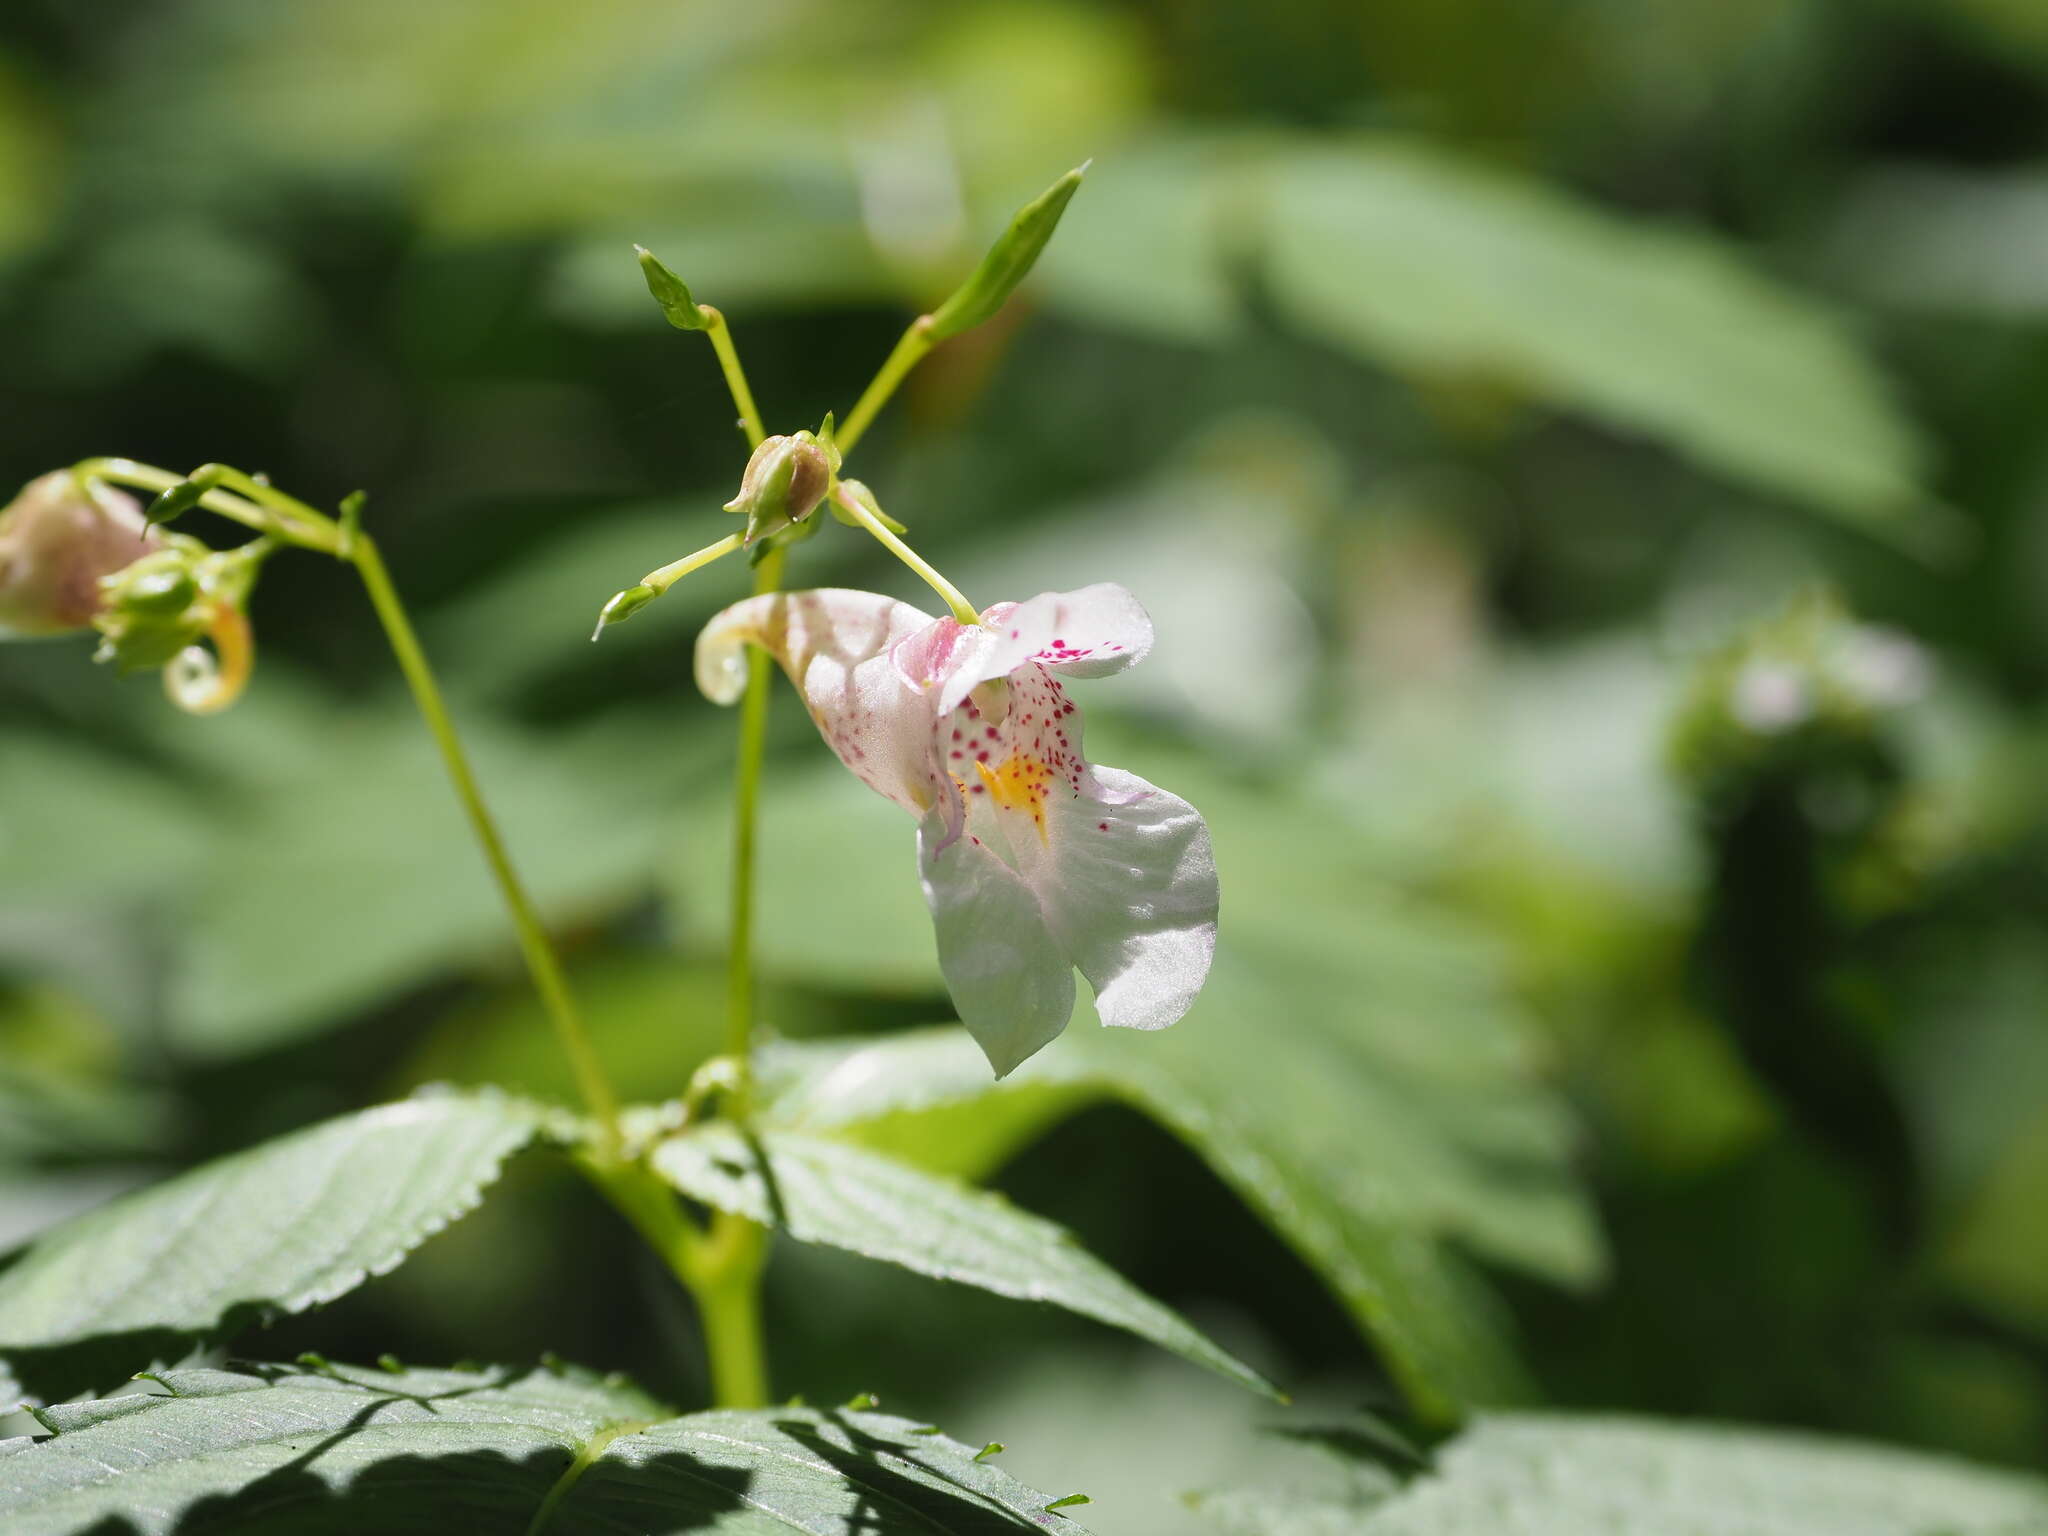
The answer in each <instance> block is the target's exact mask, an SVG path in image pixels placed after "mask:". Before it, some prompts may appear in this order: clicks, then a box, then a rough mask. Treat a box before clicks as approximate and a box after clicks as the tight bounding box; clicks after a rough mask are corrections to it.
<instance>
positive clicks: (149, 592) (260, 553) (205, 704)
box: [93, 534, 270, 715]
mask: <svg viewBox="0 0 2048 1536" xmlns="http://www.w3.org/2000/svg"><path fill="white" fill-rule="evenodd" d="M162 544H163V547H162V548H160V549H157V550H156V551H154V552H153V553H151V554H149V555H146V556H144V557H143V558H142V559H141V560H138V561H136V562H135V563H134V564H133V565H131V566H128V567H127V568H126V569H125V570H121V571H117V572H115V573H114V574H113V575H111V576H107V577H105V578H103V579H102V580H101V582H100V591H101V596H102V603H101V607H100V610H99V612H98V614H97V615H96V616H95V617H94V619H93V625H94V627H95V628H96V629H98V630H99V632H100V637H101V639H100V648H99V653H98V655H97V656H96V657H95V660H98V661H102V662H112V663H113V664H114V665H115V666H116V667H117V668H119V669H120V671H121V672H122V673H124V674H126V673H130V672H136V671H141V670H143V669H145V668H157V667H160V668H162V669H163V674H164V690H165V692H167V693H168V694H169V695H170V697H171V701H172V702H173V703H175V704H176V705H177V706H178V707H179V708H180V709H183V710H186V711H188V712H190V713H192V714H200V715H206V714H214V713H216V712H218V711H220V710H223V709H226V708H227V707H228V705H230V704H232V703H234V701H235V700H236V699H237V698H238V697H240V695H241V692H242V689H243V687H244V686H246V685H247V683H248V680H249V672H250V669H251V666H252V665H253V662H254V646H253V643H252V641H251V638H250V633H249V620H248V617H247V615H246V613H245V611H244V610H245V608H246V606H247V604H248V600H249V592H250V589H251V588H252V587H254V585H255V583H256V573H257V570H258V569H259V568H260V566H261V564H262V560H263V557H264V556H265V555H266V554H268V553H269V550H270V545H269V543H268V542H267V541H266V540H262V539H259V540H257V541H255V542H254V543H252V544H246V545H244V546H242V547H241V548H240V549H229V550H214V549H209V548H207V547H206V546H205V545H204V544H202V543H200V542H199V541H198V540H196V539H191V538H186V537H184V536H182V535H179V534H169V535H166V536H165V537H164V538H163V541H162ZM202 642H211V646H212V648H211V649H208V647H207V645H206V644H203V643H202Z"/></svg>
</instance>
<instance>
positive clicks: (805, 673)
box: [697, 587, 945, 815]
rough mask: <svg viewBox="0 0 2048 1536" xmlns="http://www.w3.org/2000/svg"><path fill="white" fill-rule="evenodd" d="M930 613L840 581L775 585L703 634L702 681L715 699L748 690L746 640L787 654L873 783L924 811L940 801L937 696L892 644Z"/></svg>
mask: <svg viewBox="0 0 2048 1536" xmlns="http://www.w3.org/2000/svg"><path fill="white" fill-rule="evenodd" d="M933 622H934V621H933V619H932V617H931V616H930V615H929V614H925V613H920V612H919V611H918V610H917V609H915V608H913V607H911V606H910V605H909V604H908V603H899V602H897V601H896V600H895V599H894V598H889V597H882V596H880V595H879V594H877V593H873V592H855V591H850V590H847V589H845V588H839V587H825V588H819V589H817V590H815V591H809V592H770V593H765V594H763V595H762V596H759V597H751V598H748V599H747V600H746V601H745V602H741V603H735V604H733V605H732V607H730V608H727V609H726V610H725V611H724V612H722V613H720V614H718V615H717V616H716V617H715V618H713V619H712V620H711V622H710V623H709V624H707V625H706V626H705V627H704V632H703V633H702V634H700V635H699V636H698V637H697V686H698V687H699V688H701V689H703V691H704V693H705V696H706V697H708V698H710V699H711V700H713V701H714V702H716V703H720V704H730V703H732V702H734V701H735V700H736V699H738V698H739V696H740V694H741V693H742V692H744V691H745V688H746V678H747V666H746V648H747V646H748V645H750V644H751V645H758V646H760V647H761V648H762V649H763V650H765V651H767V652H768V653H769V654H770V655H771V656H773V657H774V658H775V659H776V660H777V661H778V662H780V663H781V665H782V669H783V671H785V672H787V673H788V674H789V678H790V681H791V682H793V683H795V684H796V686H797V689H798V691H799V692H801V693H802V694H803V696H804V704H805V706H806V707H807V708H808V709H809V710H810V712H811V719H812V720H813V721H814V722H815V723H816V724H817V727H818V730H819V732H820V733H821V734H822V735H823V736H824V738H825V741H826V744H827V745H829V746H830V747H831V748H832V750H833V751H834V752H836V753H838V754H839V759H840V761H841V762H843V763H845V764H846V766H847V767H849V768H851V769H852V770H853V771H854V773H855V774H856V775H858V776H859V778H860V779H861V780H862V781H863V782H865V783H866V784H867V785H868V786H869V787H870V788H872V789H874V790H876V791H878V792H879V793H881V794H883V795H886V796H888V798H889V799H891V800H894V801H895V802H896V803H897V804H898V805H900V806H902V807H903V808H904V809H906V810H908V811H911V812H913V813H915V814H917V815H923V814H924V812H926V811H927V810H929V809H931V807H932V806H933V805H934V804H935V803H937V802H938V801H939V799H940V798H941V796H942V791H943V789H944V787H945V786H944V780H943V776H942V775H940V774H938V772H937V771H936V769H935V767H934V764H933V761H932V729H933V719H934V716H933V701H932V698H931V696H929V695H926V694H922V693H920V692H919V691H918V690H916V689H913V688H911V687H910V686H909V685H908V684H907V683H906V682H905V680H904V678H903V677H902V675H901V674H900V673H899V672H898V671H897V668H896V664H895V662H894V661H893V660H892V659H891V652H892V651H893V650H894V649H895V648H896V647H897V646H898V645H899V644H901V643H902V642H903V641H905V640H907V639H909V638H910V637H911V636H913V635H915V634H917V633H918V632H919V631H920V630H924V629H929V628H930V627H932V625H933Z"/></svg>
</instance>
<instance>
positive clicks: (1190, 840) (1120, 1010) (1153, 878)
mask: <svg viewBox="0 0 2048 1536" xmlns="http://www.w3.org/2000/svg"><path fill="white" fill-rule="evenodd" d="M749 644H754V645H759V646H761V647H762V648H763V649H764V650H766V651H767V652H768V653H769V654H771V655H772V656H774V658H775V659H776V660H777V661H778V662H779V663H780V664H781V665H782V668H783V670H784V671H785V672H787V673H788V674H789V676H790V679H791V681H793V682H794V683H795V684H796V685H797V687H798V688H799V689H800V690H801V691H802V693H803V695H804V700H805V703H806V704H807V706H808V707H809V709H810V712H811V718H812V719H813V720H814V721H816V722H817V726H818V729H819V730H820V731H821V732H822V733H823V734H824V737H825V740H826V741H827V742H828V743H829V744H830V745H831V747H832V750H833V751H835V752H836V753H838V754H839V757H840V760H841V761H843V762H844V763H845V764H846V766H847V767H849V768H851V769H852V770H853V771H854V773H855V774H857V775H858V776H859V777H860V778H861V779H862V780H863V781H864V782H865V783H866V784H867V785H868V786H869V787H870V788H872V789H874V790H875V791H877V792H878V793H880V794H882V795H885V796H887V797H888V798H889V799H891V800H893V801H895V802H896V803H897V804H898V805H900V806H902V807H903V808H904V809H905V810H907V811H909V812H911V813H912V814H913V815H915V816H917V817H918V818H919V823H918V831H917V843H918V866H919V871H920V873H921V875H922V877H923V882H924V892H925V901H926V903H927V905H929V906H930V908H931V913H932V921H933V923H934V925H935V927H936V928H937V932H938V943H939V964H940V968H941V970H942V971H943V972H944V973H945V977H946V984H947V986H948V988H949V989H950V990H951V992H952V995H953V1002H954V1005H955V1007H957V1008H958V1010H959V1012H960V1018H961V1020H962V1022H964V1023H965V1024H966V1025H967V1028H968V1029H969V1031H971V1032H972V1033H973V1035H974V1038H975V1039H976V1040H977V1041H978V1042H980V1045H981V1048H982V1050H983V1051H984V1052H985V1053H986V1054H987V1056H988V1059H989V1063H990V1065H991V1066H993V1067H994V1068H995V1070H996V1075H997V1076H999V1077H1000V1076H1003V1075H1005V1074H1007V1073H1008V1072H1010V1071H1011V1070H1012V1069H1013V1068H1015V1067H1016V1066H1017V1065H1018V1064H1019V1063H1020V1062H1022V1061H1024V1060H1025V1059H1026V1058H1027V1057H1029V1056H1030V1055H1031V1054H1032V1053H1033V1052H1035V1051H1037V1050H1038V1049H1039V1048H1040V1047H1041V1046H1043V1045H1045V1044H1046V1043H1047V1042H1048V1041H1050V1040H1052V1039H1053V1037H1054V1036H1056V1035H1058V1034H1059V1032H1060V1031H1061V1030H1062V1029H1064V1028H1066V1024H1067V1019H1068V1017H1069V1016H1070V1015H1071V1014H1072V1012H1073V1007H1074V995H1075V993H1074V970H1075V969H1076V968H1077V967H1078V968H1079V970H1080V971H1081V973H1082V975H1084V976H1086V977H1087V978H1088V981H1089V984H1090V985H1091V986H1092V987H1093V988H1094V989H1095V1005H1096V1010H1097V1012H1098V1013H1099V1014H1100V1016H1101V1018H1102V1022H1103V1023H1105V1024H1112V1025H1119V1026H1122V1027H1124V1028H1129V1029H1163V1028H1165V1027H1166V1026H1167V1025H1169V1024H1171V1023H1173V1022H1174V1021H1175V1020H1177V1019H1179V1018H1180V1017H1181V1015H1183V1014H1184V1013H1186V1012H1187V1010H1188V1008H1189V1007H1190V1006H1191V1005H1192V1004H1193V1002H1194V1000H1195V995H1196V994H1197V993H1198V992H1199V991H1200V990H1201V987H1202V983H1203V981H1204V979H1205V978H1206V977H1207V975H1208V972H1209V961H1210V958H1211V956H1212V954H1213V953H1214V951H1215V946H1216V899H1217V898H1216V865H1215V861H1214V858H1213V857H1212V855H1211V852H1210V847H1209V829H1208V827H1207V826H1206V825H1205V824H1204V823H1203V821H1202V818H1201V816H1200V815H1199V814H1197V812H1196V811H1195V809H1194V807H1192V806H1191V805H1189V804H1188V803H1187V802H1186V801H1185V800H1182V799H1180V798H1179V797H1178V796H1175V795H1170V794H1168V793H1167V792H1166V791H1165V790H1162V789H1159V788H1156V787H1155V786H1153V785H1151V784H1148V783H1146V782H1145V780H1143V779H1141V778H1139V777H1137V776H1136V775H1135V774H1130V773H1125V772H1124V771H1122V770H1121V769H1117V768H1107V767H1097V766H1095V765H1093V764H1091V763H1089V762H1088V760H1087V759H1086V757H1085V756H1084V755H1083V753H1082V746H1081V716H1080V714H1079V712H1078V711H1077V709H1076V708H1075V706H1074V704H1073V703H1072V702H1071V701H1070V700H1069V699H1068V698H1067V694H1066V690H1065V688H1064V687H1063V686H1062V683H1063V680H1066V679H1072V678H1096V677H1107V676H1109V675H1110V674H1111V673H1114V672H1120V671H1122V670H1123V669H1124V668H1125V667H1128V666H1130V665H1131V664H1132V663H1134V662H1136V661H1139V660H1140V659H1142V658H1143V657H1144V655H1145V653H1146V652H1147V651H1149V650H1150V649H1151V646H1152V621H1151V620H1150V619H1149V618H1148V617H1146V614H1145V610H1144V609H1143V608H1141V607H1140V606H1139V605H1138V602H1137V599H1135V598H1134V597H1132V596H1131V594H1130V593H1129V592H1127V591H1126V590H1125V589H1124V588H1122V587H1120V586H1116V585H1113V584H1109V583H1104V584H1101V585H1097V586H1092V587H1084V588H1082V589H1081V590H1079V591H1077V592H1048V593H1045V594H1043V595H1041V596H1038V597H1034V598H1031V599H1030V600H1028V601H1026V602H1022V603H998V604H997V605H996V606H994V607H992V608H990V609H988V610H987V611H986V612H984V613H983V614H982V616H981V622H980V623H979V624H976V625H966V624H962V623H960V622H959V621H958V620H956V619H953V618H951V617H947V618H939V619H934V618H932V617H931V616H930V615H928V614H925V613H921V612H919V611H918V610H917V609H915V608H913V607H911V606H910V605H909V604H907V603H901V602H897V601H896V600H894V599H893V598H888V597H882V596H879V595H877V594H875V593H872V592H855V591H848V590H844V589H836V588H829V589H823V590H817V591H808V592H776V593H768V594H765V595H763V596H760V597H754V598H750V599H748V600H747V601H745V602H742V603H737V604H735V605H733V606H732V607H730V608H728V609H726V610H725V611H724V612H723V613H721V614H719V615H718V616H717V617H716V618H714V619H713V620H712V621H711V623H710V624H709V625H707V626H706V628H705V630H704V633H703V634H702V635H701V636H700V637H699V638H698V641H697V682H698V686H699V687H701V688H702V689H703V690H704V692H705V694H706V695H707V696H708V697H710V698H711V699H713V700H715V701H717V702H719V703H721V704H729V703H732V702H733V701H735V700H736V699H738V698H739V696H740V693H741V692H742V690H743V688H744V686H745V682H746V647H747V646H748V645H749Z"/></svg>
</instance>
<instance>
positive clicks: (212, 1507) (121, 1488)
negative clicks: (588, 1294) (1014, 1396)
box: [0, 1366, 1081, 1536]
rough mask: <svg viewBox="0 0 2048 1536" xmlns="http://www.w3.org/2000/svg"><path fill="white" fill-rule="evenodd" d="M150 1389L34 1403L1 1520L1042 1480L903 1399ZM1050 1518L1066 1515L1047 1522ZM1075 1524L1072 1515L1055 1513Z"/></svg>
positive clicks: (747, 1519) (695, 1526)
mask: <svg viewBox="0 0 2048 1536" xmlns="http://www.w3.org/2000/svg"><path fill="white" fill-rule="evenodd" d="M157 1380H158V1381H159V1382H160V1384H161V1387H162V1389H163V1391H164V1392H165V1393H167V1394H168V1395H155V1394H151V1395H137V1396H130V1397H117V1398H110V1399H107V1400H105V1401H103V1402H96V1403H78V1404H73V1405H70V1406H67V1407H62V1408H52V1409H48V1410H45V1412H44V1413H43V1415H42V1418H43V1419H44V1421H45V1423H46V1425H47V1426H48V1427H49V1428H50V1429H52V1430H53V1431H54V1435H53V1437H52V1438H50V1439H46V1440H43V1441H40V1442H37V1443H34V1444H26V1443H24V1442H20V1441H12V1442H7V1443H6V1445H5V1447H0V1450H12V1453H13V1454H11V1455H9V1456H8V1457H7V1461H6V1467H7V1472H6V1476H5V1480H4V1482H0V1516H4V1517H5V1519H6V1523H7V1529H8V1530H9V1532H10V1533H15V1536H59V1533H70V1532H75V1531H79V1530H82V1529H84V1528H85V1527H86V1526H87V1525H88V1524H90V1525H91V1526H92V1528H93V1529H94V1530H105V1531H112V1530H119V1531H123V1532H129V1533H132V1536H171V1533H172V1532H174V1531H187V1530H193V1529H196V1528H198V1527H199V1526H200V1525H202V1524H203V1525H206V1526H208V1527H215V1526H218V1527H220V1528H223V1529H225V1528H229V1527H231V1528H232V1529H234V1530H236V1531H246V1532H250V1533H252V1536H254V1533H284V1532H292V1533H295V1536H296V1533H302V1532H331V1533H336V1536H339V1533H341V1532H356V1531H364V1530H371V1529H375V1530H377V1531H380V1532H392V1533H400V1536H406V1533H412V1536H430V1533H437V1532H443V1531H448V1530H474V1531H485V1530H489V1531H499V1530H504V1531H513V1530H530V1531H536V1532H537V1531H541V1530H544V1529H545V1530H550V1531H560V1532H564V1533H568V1532H583V1531H625V1530H631V1531H636V1532H641V1533H644V1536H670V1533H681V1532H684V1531H702V1532H713V1533H715V1532H721V1531H723V1532H730V1533H733V1536H738V1533H741V1532H747V1533H762V1532H767V1531H770V1530H793V1531H804V1532H810V1533H814V1536H855V1533H857V1532H871V1531H874V1530H875V1529H877V1527H876V1526H875V1524H874V1523H873V1522H874V1519H875V1516H876V1511H877V1509H878V1508H886V1509H888V1510H889V1511H891V1514H890V1516H889V1519H890V1521H892V1522H893V1521H894V1520H895V1519H896V1518H897V1515H898V1512H900V1513H901V1515H902V1517H903V1518H905V1519H908V1520H912V1521H914V1522H915V1524H916V1526H917V1528H918V1529H919V1530H925V1531H933V1532H961V1533H966V1532H976V1533H980V1532H990V1531H998V1530H1035V1529H1038V1528H1039V1527H1040V1526H1041V1525H1043V1524H1047V1523H1049V1522H1048V1521H1047V1519H1046V1517H1045V1516H1044V1515H1043V1514H1041V1513H1040V1511H1042V1510H1043V1508H1044V1507H1045V1505H1046V1504H1047V1503H1048V1502H1049V1500H1048V1497H1047V1495H1045V1494H1042V1493H1038V1492H1036V1491H1034V1490H1032V1489H1029V1488H1026V1487H1025V1486H1024V1485H1022V1484H1021V1483H1018V1482H1016V1481H1015V1480H1014V1479H1012V1478H1009V1477H1007V1476H1005V1475H1004V1474H1002V1473H1000V1472H998V1471H996V1470H995V1469H994V1468H992V1467H987V1466H983V1465H981V1464H979V1463H977V1462H976V1461H975V1460H974V1453H973V1451H971V1450H970V1449H969V1448H968V1447H966V1446H964V1445H961V1444H959V1443H958V1442H956V1441H953V1440H949V1439H947V1438H946V1437H944V1436H943V1435H940V1434H938V1433H937V1432H936V1431H929V1430H927V1429H926V1427H924V1426H919V1425H917V1424H914V1423H912V1422H911V1421H909V1420H905V1419H897V1418H891V1417H888V1416H886V1415H883V1414H877V1413H854V1412H848V1411H840V1412H828V1413H820V1412H815V1411H812V1410H807V1409H801V1408H781V1409H772V1410H767V1411H763V1412H759V1413H700V1414H692V1415H690V1416H688V1417H686V1418H680V1419H671V1418H667V1417H666V1414H665V1410H664V1409H662V1408H661V1407H660V1406H659V1405H657V1404H655V1403H654V1402H653V1401H651V1400H650V1399H648V1398H646V1397H645V1396H643V1395H642V1394H640V1393H639V1392H637V1391H635V1390H633V1389H632V1388H630V1387H628V1386H626V1385H625V1384H623V1383H622V1382H620V1381H619V1380H617V1379H616V1378H607V1379H604V1380H602V1381H600V1380H598V1379H596V1378H594V1377H591V1376H589V1375H587V1374H586V1373H583V1372H572V1371H566V1370H556V1371H543V1370H529V1371H523V1372H521V1371H511V1370H498V1371H429V1370H401V1371H396V1372H391V1371H375V1370H363V1369H350V1368H342V1367H332V1366H329V1367H325V1368H324V1369H320V1370H303V1371H294V1370H290V1369H286V1368H282V1367H265V1366H258V1367H254V1368H251V1369H250V1370H248V1371H173V1372H166V1373H164V1374H163V1375H162V1376H160V1377H159V1378H157ZM1063 1524H1064V1522H1063ZM1066 1528H1067V1529H1070V1530H1073V1531H1076V1532H1080V1531H1081V1527H1079V1526H1072V1525H1069V1526H1066Z"/></svg>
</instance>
